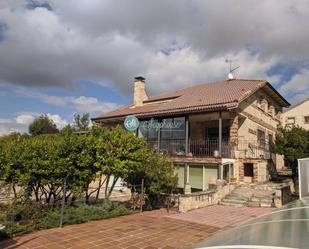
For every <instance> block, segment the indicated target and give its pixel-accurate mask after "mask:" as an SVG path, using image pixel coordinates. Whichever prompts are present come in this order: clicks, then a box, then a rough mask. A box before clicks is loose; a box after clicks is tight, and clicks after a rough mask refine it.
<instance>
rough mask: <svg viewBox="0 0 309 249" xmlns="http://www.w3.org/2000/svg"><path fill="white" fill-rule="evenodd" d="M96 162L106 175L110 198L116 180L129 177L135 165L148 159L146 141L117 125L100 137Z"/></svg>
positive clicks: (141, 163)
mask: <svg viewBox="0 0 309 249" xmlns="http://www.w3.org/2000/svg"><path fill="white" fill-rule="evenodd" d="M96 151H97V159H96V164H97V165H98V166H99V167H100V168H101V172H102V174H103V175H104V176H105V177H106V182H105V198H106V199H109V198H110V196H111V193H112V191H113V189H114V187H115V184H116V182H117V181H118V180H119V179H120V178H122V179H125V178H127V177H128V174H129V172H130V171H129V169H130V168H131V167H133V165H136V166H137V167H138V166H140V167H141V166H142V165H143V164H144V163H145V160H146V157H145V155H146V149H145V141H144V139H142V138H138V137H136V136H135V135H134V134H133V133H131V132H127V131H125V130H124V129H122V128H121V127H116V128H113V129H111V130H110V131H108V132H106V134H105V136H104V137H100V138H98V141H97V145H96Z"/></svg>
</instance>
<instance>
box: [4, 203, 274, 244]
mask: <svg viewBox="0 0 309 249" xmlns="http://www.w3.org/2000/svg"><path fill="white" fill-rule="evenodd" d="M246 209H247V208H234V207H228V206H210V207H206V208H202V209H199V210H195V211H191V212H189V213H185V214H167V213H166V212H165V211H162V210H158V211H152V212H145V213H143V214H134V215H128V216H122V217H117V218H112V219H108V220H100V221H92V222H88V223H84V224H79V225H70V226H66V227H64V228H53V229H49V230H44V231H38V232H34V233H31V234H27V235H24V236H22V237H19V238H15V240H7V241H3V242H0V248H10V249H12V248H20V249H30V248H31V249H58V248H59V249H61V248H74V249H81V248H82V249H86V248H87V249H88V248H96V249H98V248H104V249H108V248H115V249H120V248H127V249H138V248H145V249H146V248H147V249H154V248H166V249H168V248H169V249H172V248H186V247H189V246H191V245H192V244H195V243H197V242H199V241H203V240H206V239H208V238H209V237H210V236H212V235H213V234H215V233H217V232H219V231H221V230H222V229H224V228H228V227H229V226H234V225H236V224H238V223H240V222H243V221H245V220H249V219H251V218H252V217H253V216H256V215H260V214H262V213H266V212H271V211H272V209H261V208H259V209H255V208H253V209H251V208H250V210H252V211H250V210H249V208H248V210H246ZM261 210H263V211H261ZM217 213H221V215H220V214H218V215H217ZM215 214H216V215H215ZM231 215H232V216H233V217H234V218H232V219H229V216H231ZM238 216H241V217H242V219H236V217H238Z"/></svg>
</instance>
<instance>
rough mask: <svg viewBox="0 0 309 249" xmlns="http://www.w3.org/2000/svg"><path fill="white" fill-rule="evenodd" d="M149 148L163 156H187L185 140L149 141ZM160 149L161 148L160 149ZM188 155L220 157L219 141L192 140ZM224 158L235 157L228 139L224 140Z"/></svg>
mask: <svg viewBox="0 0 309 249" xmlns="http://www.w3.org/2000/svg"><path fill="white" fill-rule="evenodd" d="M148 146H149V147H150V148H152V149H154V150H155V151H158V152H160V153H162V154H170V155H171V156H185V155H186V153H185V152H186V141H185V140H176V139H175V140H173V139H171V140H161V141H160V143H158V142H157V141H148ZM158 147H160V148H159V149H158ZM188 153H189V155H190V156H197V157H219V156H220V155H219V140H218V139H212V140H210V139H206V140H191V139H190V140H189V144H188ZM222 157H227V158H231V157H234V151H233V149H232V146H231V143H230V141H229V140H227V139H224V140H222Z"/></svg>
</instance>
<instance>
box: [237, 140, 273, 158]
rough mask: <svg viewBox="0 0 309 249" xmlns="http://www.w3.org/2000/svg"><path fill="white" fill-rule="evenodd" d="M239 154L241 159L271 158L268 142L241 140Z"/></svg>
mask: <svg viewBox="0 0 309 249" xmlns="http://www.w3.org/2000/svg"><path fill="white" fill-rule="evenodd" d="M238 153H239V157H241V158H261V159H270V157H271V151H270V145H269V143H268V141H267V142H266V141H265V142H264V141H257V140H239V142H238Z"/></svg>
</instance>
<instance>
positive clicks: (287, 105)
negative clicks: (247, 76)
mask: <svg viewBox="0 0 309 249" xmlns="http://www.w3.org/2000/svg"><path fill="white" fill-rule="evenodd" d="M266 85H267V86H269V87H270V88H271V89H272V90H273V91H274V92H275V93H276V94H277V95H278V96H279V97H280V98H281V100H282V101H283V102H284V103H285V104H286V106H284V107H289V106H290V105H291V104H290V103H289V102H288V101H287V100H286V99H285V98H284V97H283V96H282V95H281V94H280V93H279V92H278V91H277V90H276V89H275V88H274V87H273V86H272V85H271V84H270V83H269V82H268V81H266Z"/></svg>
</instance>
